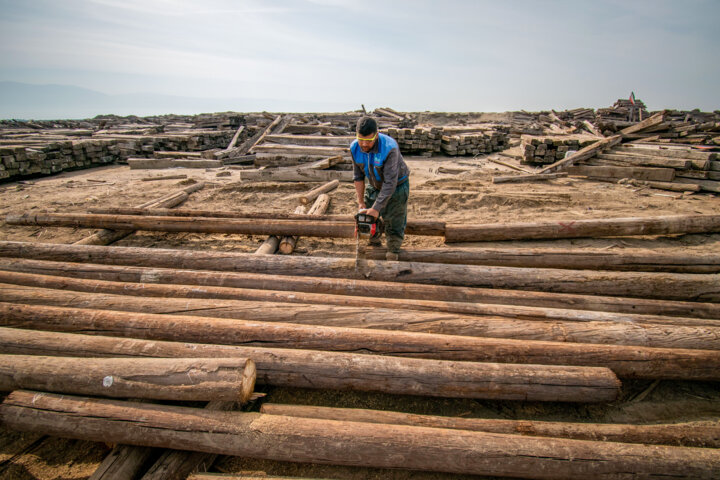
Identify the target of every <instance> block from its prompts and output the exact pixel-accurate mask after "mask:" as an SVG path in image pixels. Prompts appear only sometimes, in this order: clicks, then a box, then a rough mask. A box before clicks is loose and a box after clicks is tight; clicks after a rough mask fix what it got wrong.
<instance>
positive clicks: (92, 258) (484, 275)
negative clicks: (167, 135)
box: [0, 216, 720, 302]
mask: <svg viewBox="0 0 720 480" xmlns="http://www.w3.org/2000/svg"><path fill="white" fill-rule="evenodd" d="M719 217H720V216H719ZM137 218H142V217H137ZM226 222H227V223H229V222H230V221H229V220H228V221H226ZM220 223H222V221H219V222H218V224H220ZM243 223H244V224H246V225H247V226H248V227H250V228H254V229H256V230H257V229H258V226H257V225H256V222H243ZM306 227H308V228H307V230H308V231H310V232H311V236H312V235H322V234H323V232H327V231H328V230H329V229H330V227H329V226H328V225H326V224H319V225H311V226H307V225H306ZM309 227H312V228H309ZM347 227H349V229H350V236H352V235H353V233H352V232H353V230H354V227H353V226H352V225H347ZM282 228H286V227H282ZM296 228H298V229H300V227H296ZM342 228H346V225H345V224H343V225H342ZM269 230H270V229H269ZM256 233H257V232H256ZM265 233H266V234H274V233H277V232H273V231H268V232H265ZM296 233H298V232H296ZM303 235H304V233H303ZM0 256H4V257H26V258H28V257H29V258H36V259H42V260H62V261H71V262H95V263H112V264H123V265H144V266H157V267H170V268H194V269H207V270H224V271H236V272H240V271H245V272H254V273H272V274H281V275H300V276H315V277H321V276H325V277H327V276H330V277H336V278H338V277H339V278H352V279H362V280H380V281H391V282H401V283H423V284H433V285H435V286H437V285H453V286H465V287H486V288H505V289H520V290H536V291H544V292H557V293H582V294H591V295H617V296H628V297H641V298H660V299H666V300H667V299H671V300H691V301H708V302H720V274H680V273H656V272H649V273H645V272H642V273H640V272H605V271H589V270H560V269H540V268H515V267H487V266H479V265H444V264H433V263H409V262H375V261H373V260H370V261H368V262H367V263H366V265H365V266H366V267H368V268H362V269H358V268H356V265H355V260H354V259H352V258H329V257H328V258H325V257H277V256H274V255H253V254H245V253H229V252H228V253H226V252H223V253H217V252H207V251H189V250H170V249H159V248H138V247H102V246H94V245H57V244H40V243H23V242H7V241H4V242H0ZM370 267H371V268H370Z"/></svg>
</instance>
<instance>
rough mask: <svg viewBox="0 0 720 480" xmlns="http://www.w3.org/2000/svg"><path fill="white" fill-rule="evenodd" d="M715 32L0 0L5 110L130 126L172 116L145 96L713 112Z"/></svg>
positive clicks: (404, 6) (690, 3)
mask: <svg viewBox="0 0 720 480" xmlns="http://www.w3.org/2000/svg"><path fill="white" fill-rule="evenodd" d="M719 21H720V0H682V1H678V0H672V1H666V0H595V1H590V0H572V1H571V0H505V1H497V0H495V1H486V0H474V1H473V0H465V1H463V0H443V1H429V0H414V1H410V0H408V1H405V0H396V1H393V0H384V1H375V0H278V1H271V0H268V1H260V0H202V1H200V0H62V1H57V0H22V1H17V0H0V100H5V102H6V103H7V104H8V105H10V103H11V102H10V100H11V99H10V98H9V97H12V98H13V99H15V100H17V101H16V103H18V102H20V107H17V105H15V107H14V108H15V109H16V110H17V108H20V110H22V106H23V105H27V107H28V109H30V107H31V103H32V102H33V100H32V95H30V96H29V97H28V98H25V97H24V96H21V94H19V93H16V92H17V91H16V90H13V88H12V87H13V85H15V86H17V85H16V83H21V84H29V85H37V86H40V85H55V86H68V87H79V88H81V89H88V90H92V91H94V92H99V93H101V94H105V95H110V96H114V98H115V99H116V100H117V99H122V100H121V102H122V103H124V104H126V105H125V106H126V107H128V108H136V109H137V110H138V114H148V113H171V112H169V111H156V112H147V111H140V110H143V109H145V110H148V109H149V110H153V109H168V108H172V107H171V106H170V107H168V106H167V102H165V104H163V106H159V105H156V106H152V105H153V102H152V101H147V99H148V98H152V97H153V96H156V97H158V98H160V97H163V98H165V99H166V100H168V101H170V102H172V101H177V105H178V110H182V109H185V110H192V109H196V110H200V111H202V109H203V108H204V107H213V108H214V109H220V110H236V111H248V110H249V109H248V108H243V107H250V106H252V107H256V108H252V110H262V109H264V108H262V106H263V105H268V108H267V109H268V110H274V111H346V110H355V109H358V108H360V105H361V104H364V105H365V107H366V108H368V109H372V108H375V107H382V106H389V107H392V108H395V109H396V110H401V111H424V110H433V111H459V112H466V111H480V112H496V111H508V110H520V109H524V110H528V111H539V110H549V109H556V110H563V109H572V108H579V107H591V108H602V107H608V106H610V105H612V104H613V103H614V102H615V100H617V99H618V98H627V97H628V96H629V95H630V92H631V91H634V92H635V95H636V97H637V98H640V99H642V100H643V101H644V102H645V103H646V105H647V106H648V108H649V109H650V110H658V109H663V108H676V109H693V108H700V109H701V110H704V111H712V110H716V109H720V88H718V86H719V85H720V81H719V80H720V60H719V59H718V56H717V52H718V51H720V48H718V47H720V34H719V33H718V32H719V31H720V29H719V28H718V24H719ZM3 89H4V90H5V92H4V93H5V97H3V96H2V94H3ZM59 91H60V90H59ZM55 95H56V96H63V94H62V93H58V94H55ZM20 97H22V98H20ZM73 98H74V97H73ZM143 98H144V99H146V100H145V101H143V100H142V99H143ZM173 99H174V100H173ZM183 99H185V100H187V102H183ZM73 101H76V102H80V100H73ZM143 103H144V104H145V105H143ZM155 103H157V102H155ZM115 105H117V102H116V103H115ZM225 105H227V107H226V108H222V107H224V106H225ZM32 107H33V108H35V109H36V110H32V111H33V112H41V111H42V105H32ZM258 107H259V108H258ZM38 109H39V110H38ZM28 111H30V110H28ZM10 113H13V114H17V113H22V112H16V111H12V112H8V111H6V112H3V107H2V105H0V118H6V116H7V115H9V114H10ZM110 113H112V112H110ZM173 113H197V112H189V111H176V112H173ZM38 115H40V116H41V114H40V113H38Z"/></svg>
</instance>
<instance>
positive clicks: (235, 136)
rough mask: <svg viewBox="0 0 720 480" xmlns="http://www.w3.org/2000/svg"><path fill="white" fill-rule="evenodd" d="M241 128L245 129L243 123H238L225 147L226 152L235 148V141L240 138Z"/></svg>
mask: <svg viewBox="0 0 720 480" xmlns="http://www.w3.org/2000/svg"><path fill="white" fill-rule="evenodd" d="M243 130H245V125H240V126H239V127H238V129H237V131H236V132H235V135H233V138H232V140H230V143H229V144H228V146H227V147H226V148H225V151H226V152H227V151H229V150H232V149H233V148H235V144H236V143H237V141H238V139H239V138H240V134H241V133H242V131H243Z"/></svg>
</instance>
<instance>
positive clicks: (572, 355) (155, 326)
mask: <svg viewBox="0 0 720 480" xmlns="http://www.w3.org/2000/svg"><path fill="white" fill-rule="evenodd" d="M0 311H1V312H2V313H3V315H2V317H0V322H1V323H0V325H3V326H5V327H22V328H27V329H35V330H41V329H48V330H54V331H61V332H66V333H84V334H92V333H95V334H98V335H107V334H112V335H115V336H121V337H129V338H140V339H145V340H162V341H176V342H195V343H209V344H224V345H249V346H260V347H262V346H263V345H267V344H268V343H271V344H272V345H273V346H275V347H278V348H291V349H301V350H307V349H311V350H322V351H328V352H332V351H334V352H358V351H361V352H372V353H374V354H378V355H391V356H402V357H415V358H424V359H436V360H453V361H466V362H500V363H488V364H485V365H486V367H484V370H485V372H486V374H487V375H488V376H489V377H492V378H494V379H495V381H501V382H505V381H507V382H509V383H508V385H509V384H513V383H514V382H516V381H517V380H519V378H520V377H524V378H526V379H527V378H528V375H529V374H530V373H531V372H532V374H534V375H535V377H534V380H532V382H531V385H527V386H525V387H518V386H517V385H514V387H513V388H514V389H516V392H517V391H519V390H524V394H526V395H532V397H533V398H536V399H544V400H548V399H549V398H552V397H553V395H555V394H557V393H559V392H558V390H561V389H565V385H568V387H567V388H566V389H567V390H568V392H567V394H568V398H575V399H577V398H580V397H582V396H583V395H582V393H585V394H586V395H585V396H586V397H587V396H588V395H587V393H588V391H587V390H586V391H585V392H582V393H581V394H580V395H578V392H576V391H574V390H575V389H574V387H577V385H578V384H579V383H581V380H578V378H580V377H581V376H584V377H582V378H585V379H586V382H587V383H588V384H594V385H595V387H594V389H596V390H598V391H604V392H605V393H603V394H602V396H603V398H604V399H607V398H608V397H613V398H614V395H615V393H617V392H614V393H611V390H612V385H615V386H616V387H619V382H617V380H616V379H612V378H610V377H609V376H608V373H607V372H606V371H605V370H598V371H593V370H588V371H583V370H582V368H584V367H588V368H605V369H611V370H612V371H613V372H615V373H616V374H617V375H618V376H620V377H623V378H651V379H656V378H660V379H685V380H711V381H712V380H718V379H720V372H718V367H720V352H719V351H717V350H693V349H676V348H649V347H636V346H622V345H598V344H578V343H562V342H546V341H524V340H512V339H499V338H482V337H464V336H459V335H440V334H428V333H415V332H397V331H384V330H372V329H361V328H344V327H342V328H341V327H322V326H316V325H297V324H282V323H266V322H249V321H247V322H246V321H241V320H227V319H219V318H210V317H193V316H181V315H155V314H142V313H130V312H119V311H108V310H91V309H79V308H59V307H47V306H32V305H9V304H2V305H0ZM253 358H255V357H253ZM256 362H259V361H258V360H257V359H256ZM508 362H512V363H508ZM566 365H571V366H573V368H570V367H564V366H566ZM525 367H527V368H528V369H529V370H524V368H525ZM531 367H532V368H531ZM535 367H538V368H535ZM259 368H260V367H259V366H258V369H259ZM563 368H565V369H566V370H563ZM566 374H567V378H562V377H563V376H565V375H566ZM511 375H516V376H517V377H513V379H512V380H510V379H509V378H506V377H509V376H511ZM541 378H543V379H544V380H543V382H545V385H546V386H547V388H548V391H543V387H538V385H535V384H536V382H539V381H540V379H541ZM613 382H615V383H613ZM498 388H499V389H500V390H499V391H498V395H500V397H498V398H505V399H513V398H515V399H516V398H518V397H517V396H513V394H512V393H511V392H507V391H505V388H504V387H498ZM590 390H592V388H591V389H590ZM508 395H509V396H508ZM572 395H575V396H572ZM594 395H600V394H599V393H595V394H593V395H589V396H590V397H592V396H594ZM528 398H530V397H528ZM556 398H557V397H556ZM568 401H570V400H568ZM576 401H582V400H576ZM599 401H602V400H599Z"/></svg>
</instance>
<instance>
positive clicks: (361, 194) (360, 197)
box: [355, 180, 367, 210]
mask: <svg viewBox="0 0 720 480" xmlns="http://www.w3.org/2000/svg"><path fill="white" fill-rule="evenodd" d="M355 195H356V196H357V204H358V208H359V209H360V210H365V209H366V208H367V207H366V206H365V180H360V181H358V180H355Z"/></svg>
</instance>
